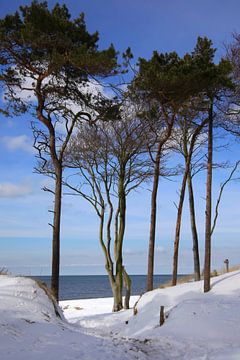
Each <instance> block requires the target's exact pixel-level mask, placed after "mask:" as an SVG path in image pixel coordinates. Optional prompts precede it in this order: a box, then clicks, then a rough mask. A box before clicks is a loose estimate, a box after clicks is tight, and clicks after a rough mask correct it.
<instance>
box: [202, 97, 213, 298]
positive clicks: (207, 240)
mask: <svg viewBox="0 0 240 360" xmlns="http://www.w3.org/2000/svg"><path fill="white" fill-rule="evenodd" d="M212 154H213V103H211V105H210V109H209V118H208V159H207V184H206V211H205V259H204V292H208V291H209V290H210V278H211V228H212V221H211V216H212V158H213V155H212Z"/></svg>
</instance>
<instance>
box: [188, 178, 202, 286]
mask: <svg viewBox="0 0 240 360" xmlns="http://www.w3.org/2000/svg"><path fill="white" fill-rule="evenodd" d="M187 182H188V194H189V211H190V220H191V230H192V239H193V263H194V280H195V281H199V280H201V271H200V258H199V249H198V233H197V225H196V216H195V204H194V193H193V185H192V177H191V174H190V172H189V174H188V178H187Z"/></svg>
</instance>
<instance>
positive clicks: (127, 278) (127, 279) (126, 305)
mask: <svg viewBox="0 0 240 360" xmlns="http://www.w3.org/2000/svg"><path fill="white" fill-rule="evenodd" d="M123 280H124V286H125V288H126V294H125V300H124V309H129V302H130V296H131V285H132V281H131V278H130V276H129V275H128V273H127V272H126V270H125V268H124V266H123Z"/></svg>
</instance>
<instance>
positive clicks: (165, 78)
mask: <svg viewBox="0 0 240 360" xmlns="http://www.w3.org/2000/svg"><path fill="white" fill-rule="evenodd" d="M214 54H215V49H214V48H212V42H211V40H209V39H207V38H206V37H204V38H201V37H199V38H198V40H197V44H196V47H195V49H194V51H193V52H192V53H191V54H188V53H187V54H185V55H184V56H183V57H182V58H180V57H179V56H178V54H177V53H176V52H170V53H160V54H159V53H158V52H156V51H154V52H153V55H152V58H151V59H150V60H146V59H143V58H140V59H139V74H138V75H137V76H136V77H135V79H134V82H133V86H132V89H134V90H135V91H137V92H138V93H139V94H144V96H145V97H146V98H148V99H155V100H156V101H157V102H159V103H160V104H162V105H164V106H166V105H170V104H171V106H173V104H174V106H175V107H176V106H181V105H182V104H183V103H184V102H185V101H187V100H189V99H190V98H192V97H194V96H197V95H199V94H205V95H207V96H208V97H210V96H211V97H212V96H215V95H216V93H218V92H219V91H220V90H223V89H229V88H231V87H232V82H231V80H230V76H229V75H230V72H231V64H230V63H229V61H227V60H224V59H222V60H221V61H220V63H219V64H218V65H217V64H215V63H214Z"/></svg>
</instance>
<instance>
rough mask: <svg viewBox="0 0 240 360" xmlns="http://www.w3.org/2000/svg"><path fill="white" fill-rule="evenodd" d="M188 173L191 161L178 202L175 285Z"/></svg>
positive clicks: (174, 256) (185, 173)
mask: <svg viewBox="0 0 240 360" xmlns="http://www.w3.org/2000/svg"><path fill="white" fill-rule="evenodd" d="M188 173H189V162H188V165H186V168H185V172H184V176H183V179H182V186H181V192H180V198H179V203H178V211H177V221H176V230H175V241H174V250H173V273H172V286H175V285H176V284H177V273H178V250H179V240H180V230H181V223H182V210H183V203H184V197H185V190H186V183H187V176H188Z"/></svg>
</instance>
